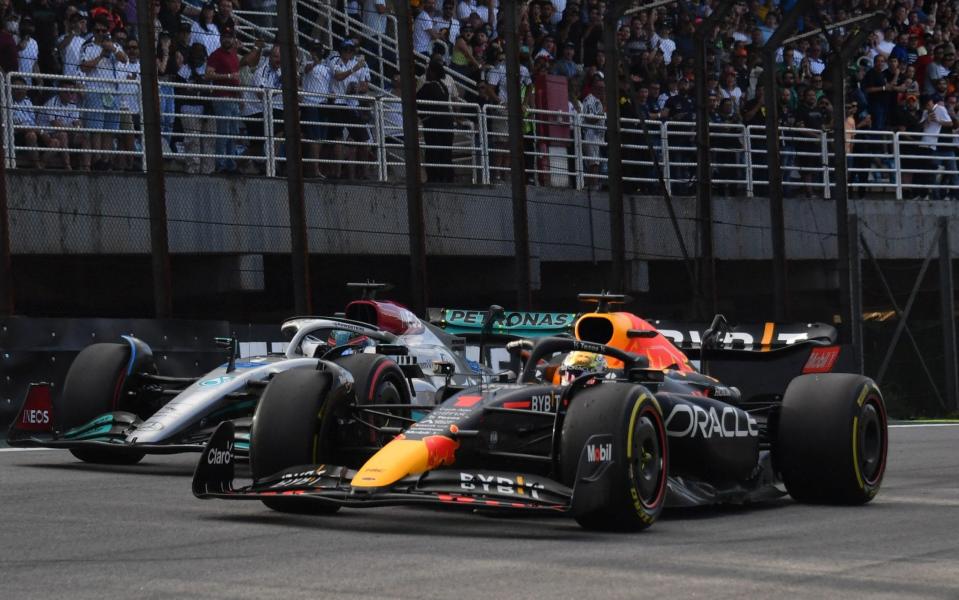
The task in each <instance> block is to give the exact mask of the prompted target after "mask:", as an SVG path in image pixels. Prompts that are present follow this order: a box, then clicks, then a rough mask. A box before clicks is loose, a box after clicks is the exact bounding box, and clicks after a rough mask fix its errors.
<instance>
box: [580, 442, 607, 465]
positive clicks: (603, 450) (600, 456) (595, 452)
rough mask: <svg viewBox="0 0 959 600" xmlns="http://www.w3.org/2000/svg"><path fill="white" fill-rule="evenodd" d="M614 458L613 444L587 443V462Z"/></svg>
mask: <svg viewBox="0 0 959 600" xmlns="http://www.w3.org/2000/svg"><path fill="white" fill-rule="evenodd" d="M612 459H613V444H612V442H609V443H606V444H586V462H591V463H605V462H609V461H611V460H612Z"/></svg>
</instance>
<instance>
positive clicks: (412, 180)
mask: <svg viewBox="0 0 959 600" xmlns="http://www.w3.org/2000/svg"><path fill="white" fill-rule="evenodd" d="M396 42H397V46H398V48H397V54H398V56H397V60H398V62H399V68H400V97H401V99H402V106H403V139H404V140H405V142H406V143H405V145H404V148H403V151H404V157H405V160H406V215H407V220H408V221H409V232H410V298H411V301H410V308H412V309H413V312H415V313H416V314H418V315H425V314H426V307H427V306H428V305H429V290H428V288H427V285H428V280H427V277H426V219H425V217H424V216H423V183H422V181H421V180H420V127H419V123H420V122H419V120H418V118H417V116H416V75H415V73H414V72H413V18H412V15H411V13H410V3H409V2H397V3H396Z"/></svg>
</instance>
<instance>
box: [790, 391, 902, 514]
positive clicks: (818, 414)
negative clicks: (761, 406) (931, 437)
mask: <svg viewBox="0 0 959 600" xmlns="http://www.w3.org/2000/svg"><path fill="white" fill-rule="evenodd" d="M888 444H889V438H888V430H887V424H886V408H885V404H884V403H883V400H882V394H881V393H880V392H879V388H878V387H877V386H876V384H875V383H873V381H872V380H871V379H869V378H868V377H863V376H861V375H851V374H846V373H826V374H822V375H802V376H800V377H797V378H795V379H793V380H792V381H791V382H790V383H789V387H787V388H786V393H785V395H784V397H783V405H782V412H781V414H780V418H779V429H778V436H777V440H776V446H775V458H776V465H777V467H778V469H779V471H780V473H781V475H782V479H783V483H784V484H785V485H786V490H787V491H788V492H789V495H790V496H792V497H793V498H794V499H796V500H798V501H799V502H810V503H828V504H864V503H866V502H869V501H870V500H872V499H873V498H874V497H875V495H876V493H877V492H879V486H880V485H881V484H882V477H883V474H884V473H885V470H886V452H887V450H888Z"/></svg>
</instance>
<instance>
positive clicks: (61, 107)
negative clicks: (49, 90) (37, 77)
mask: <svg viewBox="0 0 959 600" xmlns="http://www.w3.org/2000/svg"><path fill="white" fill-rule="evenodd" d="M78 93H79V90H78V88H77V86H76V84H74V83H73V82H71V81H61V82H60V89H59V91H58V92H57V94H56V95H55V96H52V97H51V98H50V99H49V100H47V101H46V103H45V104H44V105H43V106H42V107H41V108H39V109H37V125H38V126H39V127H40V129H41V133H40V143H41V144H42V145H43V146H45V147H47V148H50V150H51V151H52V152H56V151H58V150H61V152H60V153H59V155H60V157H62V159H63V168H64V169H68V170H69V169H71V168H72V165H71V164H70V155H69V153H67V152H66V150H67V149H68V148H79V149H81V150H86V149H88V148H89V147H90V139H89V136H88V135H87V134H86V133H84V132H81V131H77V130H78V129H79V128H80V125H81V123H82V121H81V117H80V107H79V106H78V105H77V94H78ZM90 160H91V154H90V153H89V152H83V153H80V154H79V161H80V165H81V167H82V168H83V170H85V171H89V170H90Z"/></svg>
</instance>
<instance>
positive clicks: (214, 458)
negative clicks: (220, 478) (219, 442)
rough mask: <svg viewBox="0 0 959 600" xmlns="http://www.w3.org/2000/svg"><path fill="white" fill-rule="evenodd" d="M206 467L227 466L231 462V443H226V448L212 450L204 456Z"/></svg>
mask: <svg viewBox="0 0 959 600" xmlns="http://www.w3.org/2000/svg"><path fill="white" fill-rule="evenodd" d="M206 462H207V464H208V465H228V464H230V463H231V462H233V442H227V443H226V448H224V449H223V450H220V449H219V448H213V449H212V450H210V453H209V454H207V456H206Z"/></svg>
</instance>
